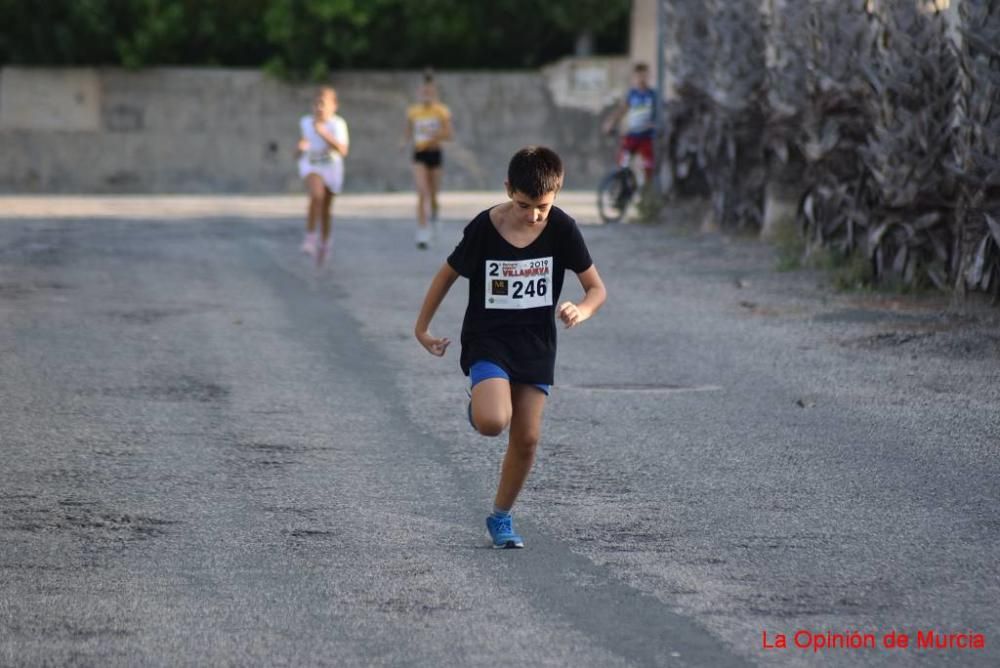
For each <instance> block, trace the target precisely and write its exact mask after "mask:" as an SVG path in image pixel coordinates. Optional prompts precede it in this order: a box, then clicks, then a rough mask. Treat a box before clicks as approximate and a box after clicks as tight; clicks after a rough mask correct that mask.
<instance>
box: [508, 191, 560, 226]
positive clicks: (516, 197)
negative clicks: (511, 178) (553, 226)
mask: <svg viewBox="0 0 1000 668" xmlns="http://www.w3.org/2000/svg"><path fill="white" fill-rule="evenodd" d="M506 185H507V196H508V197H510V200H511V202H512V203H513V204H514V215H515V216H516V217H517V218H516V219H517V220H518V221H519V222H521V223H523V224H524V225H526V226H527V227H534V226H535V225H541V224H542V223H544V222H545V221H546V220H548V217H549V212H550V211H552V204H553V202H555V201H556V193H557V192H558V191H557V190H552V191H549V192H547V193H544V194H543V195H542V196H541V197H537V198H534V197H529V196H528V195H525V194H524V193H522V192H520V191H519V190H513V189H512V188H511V187H510V183H507V184H506Z"/></svg>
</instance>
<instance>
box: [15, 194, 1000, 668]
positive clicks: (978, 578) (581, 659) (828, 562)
mask: <svg viewBox="0 0 1000 668" xmlns="http://www.w3.org/2000/svg"><path fill="white" fill-rule="evenodd" d="M487 203H488V202H484V204H487ZM156 208H157V200H150V203H149V210H150V212H151V214H150V215H151V217H152V218H157V217H156V216H155V212H156ZM360 213H361V214H363V208H362V210H361V212H360ZM571 213H572V212H571ZM2 215H3V213H2V212H0V216H2ZM460 230H461V224H460V223H459V222H458V221H448V222H446V223H445V225H444V232H443V235H442V236H443V239H442V241H441V242H440V243H438V244H437V245H436V246H435V247H434V248H433V249H432V250H431V251H429V252H425V253H420V252H418V251H416V250H415V249H414V248H413V247H412V230H411V228H410V223H409V222H406V221H405V220H403V219H402V218H398V219H393V218H392V217H391V216H379V218H378V219H377V220H376V219H366V218H364V217H361V216H358V215H354V216H353V217H350V218H343V219H340V220H338V221H337V222H336V231H335V238H336V246H335V251H334V259H333V264H332V266H331V267H330V268H328V269H327V270H325V271H322V272H318V271H316V270H315V268H314V267H312V266H311V265H310V264H309V263H308V262H307V261H306V259H305V258H304V256H302V255H300V254H299V253H298V250H297V244H298V241H299V239H300V229H299V222H298V220H295V219H291V218H281V217H279V218H260V219H255V218H254V217H253V216H252V215H245V216H240V217H239V218H227V217H226V215H225V212H224V211H222V212H220V213H219V215H216V216H206V217H202V218H184V217H183V216H181V217H176V218H174V219H171V220H165V219H162V218H157V219H152V220H141V219H138V218H136V219H133V218H132V217H130V216H129V217H107V218H76V219H69V218H65V219H64V218H36V219H31V220H29V219H26V218H20V219H11V218H8V219H6V220H3V221H0V406H2V408H0V417H2V427H0V665H4V666H7V665H11V666H22V665H23V666H32V665H94V666H108V665H335V666H361V665H394V666H395V665H419V666H443V665H448V666H452V665H454V666H472V665H492V664H497V663H504V664H511V665H514V664H519V663H522V664H526V665H551V666H565V665H573V666H602V667H603V666H646V665H669V666H674V665H676V666H739V665H753V664H759V665H776V666H797V665H836V666H897V665H898V666H914V665H915V666H937V665H963V666H964V665H970V666H995V665H998V664H1000V612H998V606H997V601H998V600H1000V519H998V517H1000V477H998V476H1000V452H998V451H1000V319H998V317H997V315H996V313H995V311H994V312H992V313H991V312H990V311H984V310H975V311H973V312H970V313H968V314H965V315H940V313H939V311H938V309H939V308H940V307H941V302H940V301H938V300H934V299H926V298H925V299H909V300H901V299H893V298H890V297H884V296H877V295H868V296H865V295H861V296H859V295H853V296H852V295H847V296H845V295H837V294H834V293H831V292H829V291H826V290H825V289H822V288H819V287H817V280H818V279H817V277H816V276H815V275H813V274H811V273H808V272H798V273H792V274H777V273H775V272H774V271H773V266H774V261H773V258H772V257H771V254H770V251H769V250H768V249H767V247H765V246H763V245H761V244H758V243H756V242H753V241H748V240H727V239H725V238H723V237H719V236H698V235H694V234H691V233H684V232H677V231H671V229H669V228H665V227H653V228H650V227H642V226H637V225H628V226H618V227H597V226H588V227H586V229H585V231H584V234H585V237H586V239H587V241H588V243H589V245H590V247H591V252H592V254H593V255H594V257H595V259H596V261H597V265H598V268H599V269H600V271H601V273H602V275H603V276H604V278H605V281H606V283H607V285H608V289H609V293H610V296H609V302H608V304H607V306H606V308H605V309H604V310H603V311H602V312H601V313H599V314H598V316H597V317H596V318H595V319H593V320H591V321H589V322H587V323H585V324H584V325H583V326H581V327H580V328H578V329H574V330H572V331H569V332H565V333H564V334H563V335H562V336H561V338H560V357H559V362H558V364H557V376H556V384H557V387H556V389H555V391H554V393H553V396H552V398H551V400H550V402H549V405H548V407H547V412H546V419H545V425H544V429H543V442H542V445H541V450H540V457H539V461H538V464H537V467H536V469H535V471H534V473H533V475H532V478H531V479H530V480H529V483H528V486H527V488H526V490H525V492H524V493H523V496H522V500H521V502H520V503H519V506H518V508H517V509H516V510H517V513H516V517H517V520H518V526H519V528H520V529H521V532H522V533H523V534H524V536H525V540H526V542H527V549H525V550H521V551H497V550H492V549H489V547H488V544H487V542H486V537H485V531H484V528H483V526H482V523H483V518H484V516H485V515H486V513H487V512H488V511H489V509H490V503H491V500H492V492H493V486H494V484H495V475H496V471H497V468H498V466H499V461H500V457H501V455H502V453H503V447H504V442H503V441H502V440H499V439H486V438H483V437H479V436H477V435H475V434H474V433H472V432H471V430H470V429H469V427H468V424H467V423H466V421H465V418H464V412H465V384H464V379H463V377H462V376H461V372H460V371H459V370H458V362H457V359H458V357H457V350H453V351H450V352H449V355H448V356H447V357H446V358H445V359H444V360H440V359H436V358H433V357H431V356H430V355H428V354H426V353H425V352H424V351H423V349H421V348H420V347H419V345H418V344H417V343H416V341H415V340H414V339H413V338H412V334H411V331H412V325H413V321H414V319H415V316H416V312H417V309H418V307H419V303H420V299H421V298H422V295H423V292H424V290H425V289H426V286H427V283H428V281H429V280H430V278H431V276H432V275H433V273H434V271H435V270H436V269H437V267H438V266H439V265H440V263H441V262H442V261H443V259H444V257H445V255H446V254H447V252H448V251H449V250H450V248H451V247H452V245H453V244H454V243H455V242H456V241H457V239H458V237H459V234H460ZM577 295H579V288H578V286H577V285H576V283H575V281H574V280H573V279H572V278H571V277H569V278H568V279H567V291H566V293H565V296H567V297H573V296H577ZM464 299H465V285H464V283H459V284H457V285H456V288H455V289H454V290H453V293H452V295H450V296H449V298H448V300H447V301H446V303H445V304H444V305H443V307H442V310H441V312H440V313H439V315H438V318H437V320H436V323H435V324H436V326H435V327H434V328H433V331H435V332H436V333H438V334H439V335H447V336H450V337H451V338H453V339H456V340H457V338H458V332H459V327H460V324H461V314H462V310H463V308H464ZM805 630H809V631H812V632H816V633H825V632H832V633H846V632H853V631H859V632H860V633H862V634H864V633H870V634H872V635H873V636H874V637H876V638H877V639H878V642H879V646H878V647H877V648H876V649H849V648H848V649H829V648H824V649H820V650H819V651H815V649H816V648H815V647H810V648H809V649H801V648H797V647H795V646H794V641H793V638H794V634H795V633H796V632H800V631H805ZM893 630H896V631H899V632H903V633H906V634H908V635H912V646H911V647H909V648H905V649H886V648H885V647H883V646H882V644H881V643H882V641H883V638H884V636H885V634H887V633H888V632H890V631H893ZM918 631H921V632H924V633H926V632H927V631H934V632H936V633H944V634H947V633H960V634H963V637H966V636H965V634H967V633H969V632H972V633H978V634H982V638H983V639H984V641H985V648H983V649H956V648H952V649H923V650H920V649H917V648H916V647H915V645H916V642H917V635H916V634H917V632H918ZM765 632H766V633H767V634H768V638H769V643H770V644H771V645H773V644H774V643H775V641H776V638H777V637H778V634H785V635H786V636H787V640H788V644H789V648H788V649H778V648H774V649H766V648H765V647H764V646H763V645H764V642H763V633H765ZM803 638H804V636H802V635H801V634H800V636H799V640H800V641H801V640H802V639H803Z"/></svg>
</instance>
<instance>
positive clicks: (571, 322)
mask: <svg viewBox="0 0 1000 668" xmlns="http://www.w3.org/2000/svg"><path fill="white" fill-rule="evenodd" d="M559 319H560V320H562V321H563V324H564V325H566V329H569V328H570V327H576V326H577V325H579V324H580V323H581V322H583V321H584V320H586V319H587V316H585V315H584V314H583V311H581V310H580V307H579V306H577V305H576V304H574V303H573V302H563V303H562V304H561V305H560V306H559Z"/></svg>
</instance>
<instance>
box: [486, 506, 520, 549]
mask: <svg viewBox="0 0 1000 668" xmlns="http://www.w3.org/2000/svg"><path fill="white" fill-rule="evenodd" d="M486 530H487V531H489V532H490V540H492V541H493V547H494V548H496V549H513V548H520V547H524V539H523V538H521V537H520V536H519V535H518V534H517V533H515V532H514V524H513V520H512V518H511V516H510V515H496V514H493V515H490V516H489V517H487V518H486Z"/></svg>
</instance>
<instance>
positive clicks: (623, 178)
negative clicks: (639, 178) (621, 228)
mask: <svg viewBox="0 0 1000 668" xmlns="http://www.w3.org/2000/svg"><path fill="white" fill-rule="evenodd" d="M637 189H638V184H637V182H636V179H635V174H633V173H632V170H631V169H628V168H626V167H622V168H619V169H616V170H614V171H613V172H611V173H609V174H608V175H607V176H605V177H604V178H603V179H601V183H600V185H599V186H598V187H597V213H598V214H599V215H600V216H601V220H602V221H604V222H605V223H618V222H621V220H622V219H624V218H625V214H626V213H627V212H628V205H629V203H631V201H632V196H633V195H634V194H635V191H636V190H637Z"/></svg>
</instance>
